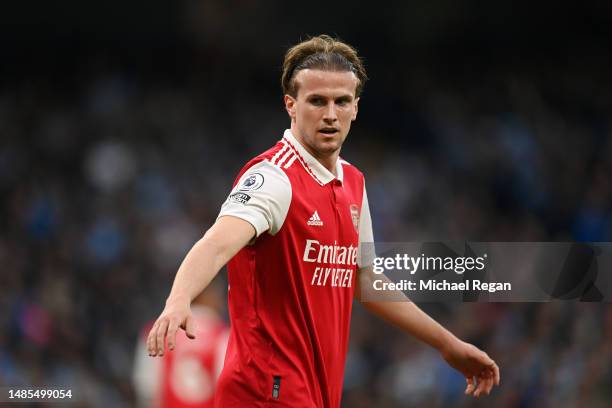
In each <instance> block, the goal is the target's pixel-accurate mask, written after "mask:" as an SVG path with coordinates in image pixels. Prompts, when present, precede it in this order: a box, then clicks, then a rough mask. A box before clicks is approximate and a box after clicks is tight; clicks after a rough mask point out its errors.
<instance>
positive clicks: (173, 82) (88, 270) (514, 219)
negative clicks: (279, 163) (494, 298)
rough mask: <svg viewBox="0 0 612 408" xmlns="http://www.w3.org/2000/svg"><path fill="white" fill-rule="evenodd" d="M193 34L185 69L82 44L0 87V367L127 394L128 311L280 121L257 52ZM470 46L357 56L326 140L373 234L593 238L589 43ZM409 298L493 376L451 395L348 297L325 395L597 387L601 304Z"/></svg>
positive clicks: (420, 354) (596, 185)
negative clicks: (338, 383) (341, 109)
mask: <svg viewBox="0 0 612 408" xmlns="http://www.w3.org/2000/svg"><path fill="white" fill-rule="evenodd" d="M292 40H293V38H292V39H291V40H288V44H290V43H291V42H292ZM347 40H349V41H350V40H351V38H347ZM355 43H356V45H358V46H359V45H360V44H361V43H360V42H359V39H357V40H356V41H355ZM363 43H364V46H363V47H364V48H366V49H367V48H368V46H370V45H371V44H368V43H367V42H366V41H365V40H364V41H363ZM288 44H287V45H288ZM201 46H202V47H203V49H204V51H203V54H202V55H201V56H200V65H198V70H193V69H192V70H187V71H186V72H183V71H182V70H180V69H177V70H178V72H173V73H172V74H167V71H166V73H164V74H163V75H155V74H149V76H146V75H140V74H139V72H138V71H137V70H136V71H134V70H130V69H128V68H125V67H123V66H120V65H113V63H112V62H111V63H108V61H106V60H104V59H102V60H101V61H100V60H95V61H94V63H92V64H90V66H88V67H86V68H84V69H80V70H73V71H71V74H70V75H68V74H63V75H58V74H57V72H55V71H54V72H51V73H46V74H44V75H36V76H33V77H30V78H22V79H20V80H18V81H15V82H13V83H11V84H10V85H7V86H5V87H3V88H0V197H1V201H0V206H1V207H0V211H1V213H2V217H0V265H1V266H0V268H1V271H2V272H1V273H0V311H1V312H0V384H4V385H7V384H10V385H63V384H64V385H69V386H71V387H72V389H73V390H74V391H73V392H74V393H75V394H77V395H81V396H82V397H83V399H82V402H83V404H82V405H83V406H94V407H98V406H99V407H109V406H113V407H122V406H133V405H134V404H135V393H134V390H133V385H132V383H131V375H132V374H131V370H132V363H133V360H134V356H133V353H134V349H135V344H136V341H137V337H138V334H139V330H140V329H141V327H142V326H143V325H144V324H145V323H146V322H147V321H149V320H150V319H152V318H154V317H155V316H156V315H157V313H159V311H160V310H161V307H162V305H163V301H164V300H165V296H166V295H167V293H168V290H169V287H170V284H171V281H172V278H173V276H174V273H175V271H176V269H177V267H178V265H179V263H180V261H181V260H182V258H183V256H184V255H185V253H186V251H187V250H188V249H189V248H190V246H191V245H192V244H193V243H194V242H195V240H197V239H198V238H199V236H201V234H203V232H204V231H205V230H206V228H207V227H208V226H209V225H210V224H211V223H212V222H213V221H214V219H215V218H216V214H217V211H218V209H219V208H220V205H221V203H222V202H223V201H224V200H225V197H226V195H227V193H228V192H229V189H230V186H231V183H232V181H233V178H234V176H235V174H236V173H237V171H238V170H239V169H240V168H241V167H242V165H243V164H244V163H245V162H246V161H247V160H248V159H249V158H250V157H252V156H254V155H255V154H257V153H258V152H260V151H262V150H263V149H265V148H267V147H268V146H271V145H272V144H273V143H274V142H275V141H276V140H277V139H279V138H280V137H281V135H282V131H283V129H285V127H287V126H288V121H287V119H286V117H285V113H284V112H283V110H282V106H281V98H280V91H278V86H277V85H276V83H275V82H272V81H270V80H269V78H270V77H272V78H273V80H276V79H275V78H276V76H277V74H278V72H279V69H278V65H271V64H270V63H269V61H268V60H265V59H263V57H262V58H260V59H256V58H255V59H251V60H249V61H248V62H245V60H244V59H242V56H241V55H240V54H239V53H235V54H231V55H228V52H229V51H227V50H225V49H219V48H216V47H214V44H213V43H212V42H210V43H206V44H204V45H201ZM266 52H267V53H268V54H271V55H273V61H276V62H278V63H280V60H281V58H282V48H278V49H273V50H270V49H268V50H266ZM364 54H365V56H366V63H367V64H368V59H367V57H368V52H367V51H365V52H364ZM372 54H373V52H372ZM370 55H371V54H370ZM164 58H166V57H164ZM170 58H171V57H170ZM156 61H157V62H159V60H156ZM202 61H204V62H206V63H205V64H202ZM395 62H397V61H395ZM480 63H482V61H479V64H480ZM177 64H180V62H177ZM272 64H273V63H272ZM606 64H607V65H606ZM94 66H95V68H92V67H94ZM100 67H102V68H100ZM166 67H167V66H166ZM477 67H478V69H474V66H473V65H471V64H470V63H469V62H465V63H464V65H462V67H461V68H460V69H457V70H456V71H453V73H452V74H451V73H448V72H447V71H446V67H445V66H444V65H437V66H435V67H433V68H432V67H429V66H428V67H427V69H424V68H422V67H421V68H419V67H418V66H415V67H410V66H408V65H403V64H396V63H392V64H388V65H385V64H383V63H382V62H376V61H372V63H371V64H369V68H370V72H369V74H370V76H371V78H372V81H371V84H368V85H366V89H365V93H364V95H363V98H362V102H361V105H360V118H359V119H358V120H357V122H356V123H355V124H354V127H353V130H352V131H351V134H350V135H349V139H348V141H347V144H346V148H345V150H344V151H343V157H344V158H345V159H346V160H348V161H349V162H351V163H354V164H355V165H357V166H358V167H359V168H360V169H361V170H363V172H364V173H365V174H366V180H367V185H368V194H369V198H370V206H371V209H372V217H373V222H374V228H375V237H376V239H377V240H379V241H425V240H459V241H463V240H478V241H487V240H488V241H572V240H576V241H609V240H610V238H611V236H612V182H611V176H610V175H611V174H612V127H611V124H612V109H611V107H612V104H611V100H610V99H611V95H610V93H609V89H612V88H611V85H612V84H611V83H610V82H611V80H610V76H609V72H610V70H609V69H607V68H609V63H608V62H607V61H602V60H599V59H597V56H592V59H590V60H588V59H584V58H582V57H581V58H580V59H576V60H573V61H566V62H565V63H563V64H559V63H558V61H556V62H555V61H553V62H550V63H545V62H537V63H533V62H529V61H521V60H517V61H513V63H512V65H503V64H490V65H486V66H485V65H477ZM166 69H167V68H166ZM151 71H152V72H154V71H155V69H154V68H153V69H151ZM74 72H76V74H74V75H73V73H74ZM219 279H224V277H223V276H222V275H221V276H220V278H219ZM422 306H423V308H424V309H425V310H426V311H428V312H429V313H431V314H432V315H433V316H434V317H436V318H437V319H439V320H440V321H441V322H442V323H443V324H445V325H446V326H447V327H449V328H450V329H451V330H453V331H454V332H455V333H456V334H458V335H459V336H460V337H462V338H463V339H465V340H467V341H470V342H473V343H474V344H476V345H478V346H479V347H481V348H483V349H484V350H486V351H487V352H488V353H489V354H490V355H491V356H492V357H493V358H494V359H496V360H497V362H498V364H499V366H500V367H501V372H502V382H501V387H500V388H498V389H495V390H494V392H493V394H492V395H491V396H489V397H487V398H484V399H481V400H476V401H473V400H470V399H468V398H464V397H462V392H463V389H464V387H465V382H464V380H463V378H461V376H459V375H457V374H456V373H454V372H453V371H452V370H451V369H450V368H449V367H448V366H446V365H445V363H444V362H443V361H442V360H441V359H440V357H439V356H438V355H437V354H436V353H435V352H434V351H432V350H431V349H428V348H427V347H424V346H422V345H420V344H418V343H417V342H415V341H414V340H412V339H410V338H407V337H406V336H404V335H402V334H401V333H400V332H399V331H397V330H395V329H393V328H392V327H389V326H387V325H386V324H384V323H382V322H380V321H378V320H377V319H376V318H374V317H372V316H369V315H367V314H366V312H364V311H363V310H362V309H361V308H360V307H359V306H358V305H356V306H355V309H354V316H353V323H352V333H351V344H350V352H349V356H348V359H347V368H346V379H345V395H344V397H343V406H346V407H356V408H358V407H372V406H377V407H381V408H382V407H400V406H415V407H417V406H418V407H421V406H430V407H436V406H444V407H447V406H452V407H462V406H500V407H515V406H524V407H527V406H559V407H565V406H568V407H569V406H584V407H587V406H588V407H599V406H601V407H604V406H610V401H612V307H610V306H609V305H607V304H586V303H571V302H566V303H547V304H510V303H505V304H452V305H441V304H424V305H422Z"/></svg>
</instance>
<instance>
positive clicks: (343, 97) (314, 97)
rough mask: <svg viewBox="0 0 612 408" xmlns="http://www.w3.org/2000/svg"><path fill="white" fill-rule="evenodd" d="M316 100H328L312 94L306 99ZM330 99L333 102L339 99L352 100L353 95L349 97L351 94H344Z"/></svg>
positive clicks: (325, 97)
mask: <svg viewBox="0 0 612 408" xmlns="http://www.w3.org/2000/svg"><path fill="white" fill-rule="evenodd" d="M317 98H319V99H330V98H328V97H327V96H324V95H319V94H312V95H308V96H307V97H306V99H317ZM332 99H334V100H339V99H347V100H352V99H353V95H351V94H344V95H340V96H338V97H335V98H332Z"/></svg>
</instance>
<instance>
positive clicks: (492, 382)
mask: <svg viewBox="0 0 612 408" xmlns="http://www.w3.org/2000/svg"><path fill="white" fill-rule="evenodd" d="M494 385H495V378H493V375H491V376H490V377H489V378H488V380H487V395H489V394H491V390H492V389H493V386H494Z"/></svg>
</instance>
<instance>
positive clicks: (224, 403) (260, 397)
mask: <svg viewBox="0 0 612 408" xmlns="http://www.w3.org/2000/svg"><path fill="white" fill-rule="evenodd" d="M336 173H337V176H334V175H333V174H332V173H331V172H330V171H328V170H327V169H326V168H325V167H324V166H323V165H321V164H320V163H319V162H318V161H317V160H316V159H315V158H314V157H313V156H311V155H310V154H309V153H308V152H307V151H306V150H305V149H304V147H303V146H302V145H300V143H299V142H298V141H297V140H296V139H295V137H294V136H293V135H292V134H291V132H290V131H285V134H284V136H283V138H282V139H281V140H280V141H279V142H278V143H277V144H276V145H275V146H274V147H273V148H271V149H270V150H268V151H266V152H265V153H263V154H261V155H259V156H257V157H256V158H254V159H253V160H251V161H250V162H249V163H247V165H246V166H245V167H244V168H243V169H242V171H241V172H240V174H239V175H238V178H237V179H236V182H235V184H234V188H233V190H232V192H231V193H230V196H229V198H228V199H227V201H226V202H225V203H224V205H223V207H222V209H221V212H220V215H219V216H220V217H221V216H235V217H239V218H241V219H244V220H246V221H248V222H250V223H251V224H252V225H253V226H254V228H255V230H256V232H257V238H256V239H255V240H254V241H253V242H252V244H251V245H249V246H246V247H245V248H243V249H242V250H241V251H240V252H239V253H238V254H237V255H236V256H235V257H234V258H233V259H232V260H231V261H230V262H229V264H228V275H229V309H230V321H231V332H230V340H229V344H228V350H227V354H226V357H225V364H224V368H223V371H222V373H221V376H220V377H219V382H218V384H217V389H216V392H215V406H217V407H223V408H229V407H240V408H242V407H247V406H248V407H267V406H274V407H293V408H296V407H338V406H339V405H340V399H341V394H342V382H343V374H344V364H345V357H346V352H347V347H348V339H349V324H350V320H351V307H352V303H353V295H354V291H355V279H356V274H357V268H358V267H359V265H361V262H359V254H358V250H359V247H360V242H372V241H373V239H372V227H371V221H370V213H369V209H368V202H367V196H366V193H365V186H364V178H363V174H362V173H361V172H359V170H357V169H356V168H355V167H354V166H352V165H350V164H349V163H347V162H346V161H344V160H342V159H339V160H338V162H337V164H336Z"/></svg>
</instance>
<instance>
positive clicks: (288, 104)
mask: <svg viewBox="0 0 612 408" xmlns="http://www.w3.org/2000/svg"><path fill="white" fill-rule="evenodd" d="M283 99H284V101H285V109H286V110H287V113H288V114H289V117H290V118H291V120H295V104H296V102H297V101H296V100H295V98H294V97H293V96H291V95H285V96H284V98H283Z"/></svg>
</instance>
